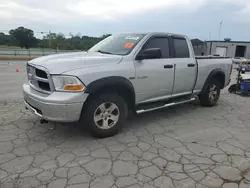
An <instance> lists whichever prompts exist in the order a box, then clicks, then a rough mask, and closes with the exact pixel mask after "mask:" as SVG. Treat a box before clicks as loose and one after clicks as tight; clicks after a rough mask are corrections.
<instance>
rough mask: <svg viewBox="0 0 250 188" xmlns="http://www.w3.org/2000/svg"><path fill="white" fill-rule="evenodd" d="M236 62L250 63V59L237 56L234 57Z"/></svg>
mask: <svg viewBox="0 0 250 188" xmlns="http://www.w3.org/2000/svg"><path fill="white" fill-rule="evenodd" d="M233 63H234V64H248V63H250V59H246V58H244V57H235V58H233Z"/></svg>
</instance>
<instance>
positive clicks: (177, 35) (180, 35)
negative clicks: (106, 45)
mask: <svg viewBox="0 0 250 188" xmlns="http://www.w3.org/2000/svg"><path fill="white" fill-rule="evenodd" d="M120 34H128V35H129V34H137V35H170V36H175V37H187V36H186V35H182V34H177V33H167V32H146V33H143V32H142V33H140V32H138V33H136V32H128V33H120Z"/></svg>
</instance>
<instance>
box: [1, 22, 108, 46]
mask: <svg viewBox="0 0 250 188" xmlns="http://www.w3.org/2000/svg"><path fill="white" fill-rule="evenodd" d="M108 36H110V34H105V35H102V36H101V37H91V36H81V34H80V33H79V34H77V35H73V34H70V37H67V38H66V37H65V35H64V34H62V33H51V32H49V33H48V34H46V35H45V36H44V37H43V38H42V39H39V38H36V37H35V36H34V31H32V30H31V29H28V28H24V27H18V28H16V29H12V30H10V31H9V34H4V33H1V32H0V45H4V46H19V47H20V48H25V49H29V48H51V49H60V50H88V49H89V48H91V47H92V46H94V45H95V44H96V43H98V42H99V41H101V40H103V39H104V38H106V37H108Z"/></svg>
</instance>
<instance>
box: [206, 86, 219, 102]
mask: <svg viewBox="0 0 250 188" xmlns="http://www.w3.org/2000/svg"><path fill="white" fill-rule="evenodd" d="M217 95H218V90H217V87H216V85H214V84H213V85H212V86H211V87H210V88H209V94H208V97H209V100H210V101H211V102H215V101H216V100H217Z"/></svg>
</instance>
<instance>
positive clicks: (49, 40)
mask: <svg viewBox="0 0 250 188" xmlns="http://www.w3.org/2000/svg"><path fill="white" fill-rule="evenodd" d="M49 47H50V48H51V31H50V30H49Z"/></svg>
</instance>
